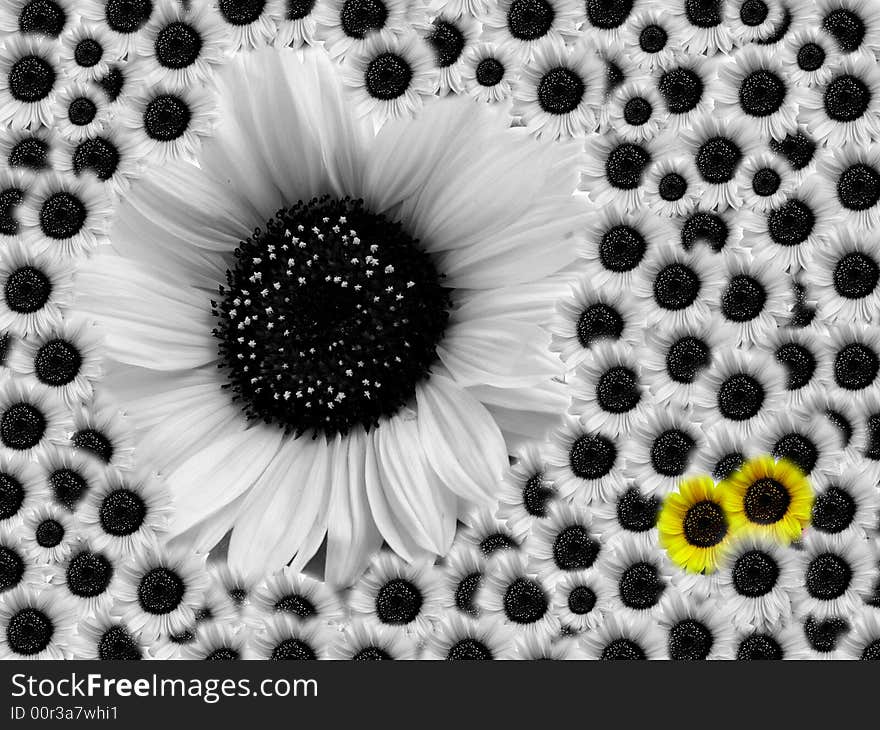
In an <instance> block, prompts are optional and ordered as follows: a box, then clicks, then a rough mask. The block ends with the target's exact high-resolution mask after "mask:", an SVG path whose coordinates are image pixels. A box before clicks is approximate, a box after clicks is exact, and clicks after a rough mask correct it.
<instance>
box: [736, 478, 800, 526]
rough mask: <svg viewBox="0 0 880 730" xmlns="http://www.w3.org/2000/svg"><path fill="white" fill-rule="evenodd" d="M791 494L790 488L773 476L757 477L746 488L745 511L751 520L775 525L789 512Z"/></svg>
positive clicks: (761, 523) (760, 523)
mask: <svg viewBox="0 0 880 730" xmlns="http://www.w3.org/2000/svg"><path fill="white" fill-rule="evenodd" d="M790 504H791V494H790V493H789V491H788V488H787V487H786V486H785V485H784V484H782V482H779V481H777V480H776V479H773V478H771V477H761V478H760V479H756V480H755V481H754V482H752V484H750V485H749V486H748V488H747V489H746V493H745V496H744V497H743V511H744V512H745V514H746V517H747V518H748V519H749V521H750V522H754V523H755V524H758V525H773V524H775V523H777V522H779V521H780V520H781V519H782V518H783V517H785V515H786V514H787V513H788V508H789V505H790Z"/></svg>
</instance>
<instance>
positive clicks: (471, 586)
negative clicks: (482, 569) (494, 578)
mask: <svg viewBox="0 0 880 730" xmlns="http://www.w3.org/2000/svg"><path fill="white" fill-rule="evenodd" d="M482 580H483V574H482V573H468V574H467V575H466V576H464V577H463V578H462V579H461V580H460V581H459V582H458V585H456V586H455V596H454V600H455V607H456V608H457V609H458V610H459V611H461V612H462V613H466V614H469V615H470V616H478V615H479V613H480V609H479V607H478V606H477V603H476V599H477V592H478V591H479V590H480V583H481V582H482Z"/></svg>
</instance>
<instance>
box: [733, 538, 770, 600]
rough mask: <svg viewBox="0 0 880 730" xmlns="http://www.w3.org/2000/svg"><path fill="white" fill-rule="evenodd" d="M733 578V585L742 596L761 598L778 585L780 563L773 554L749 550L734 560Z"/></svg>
mask: <svg viewBox="0 0 880 730" xmlns="http://www.w3.org/2000/svg"><path fill="white" fill-rule="evenodd" d="M731 578H732V579H733V587H734V588H735V589H736V592H737V593H739V594H740V595H741V596H746V597H747V598H760V597H761V596H766V595H767V594H768V593H769V592H770V591H772V590H773V588H774V586H775V585H776V581H777V580H778V579H779V565H778V564H777V562H776V560H775V559H774V558H773V556H772V555H768V554H767V553H765V552H764V551H762V550H749V551H747V552H745V553H743V554H742V555H740V556H739V557H738V558H737V559H736V562H734V564H733V570H732V571H731Z"/></svg>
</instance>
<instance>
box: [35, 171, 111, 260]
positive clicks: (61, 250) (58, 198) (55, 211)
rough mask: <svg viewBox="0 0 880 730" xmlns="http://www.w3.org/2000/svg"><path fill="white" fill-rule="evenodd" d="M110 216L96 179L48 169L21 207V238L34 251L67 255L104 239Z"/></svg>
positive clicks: (80, 251)
mask: <svg viewBox="0 0 880 730" xmlns="http://www.w3.org/2000/svg"><path fill="white" fill-rule="evenodd" d="M111 216H112V210H111V206H110V201H109V198H108V197H107V195H106V193H105V191H104V190H102V189H101V185H100V183H98V182H96V181H95V180H92V179H89V178H87V177H79V178H77V177H73V176H70V175H60V174H57V173H48V174H46V175H41V176H40V177H39V178H38V179H37V181H36V183H35V184H34V187H33V189H32V191H31V194H30V195H29V196H28V198H27V199H26V205H25V206H23V208H22V211H21V223H22V238H23V241H24V243H25V244H26V245H28V246H29V247H30V248H31V249H32V250H34V251H37V252H39V253H48V254H51V255H52V256H54V257H58V258H68V259H69V258H73V257H76V256H81V255H84V254H86V253H88V252H90V251H92V250H93V249H95V248H96V247H97V246H98V245H99V244H100V243H102V242H103V241H104V240H105V237H106V229H107V226H108V224H109V221H110V218H111Z"/></svg>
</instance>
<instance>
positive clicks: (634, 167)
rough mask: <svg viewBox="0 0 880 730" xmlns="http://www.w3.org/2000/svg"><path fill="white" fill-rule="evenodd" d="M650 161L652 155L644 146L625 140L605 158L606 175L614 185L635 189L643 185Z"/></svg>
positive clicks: (624, 188) (620, 188) (620, 187)
mask: <svg viewBox="0 0 880 730" xmlns="http://www.w3.org/2000/svg"><path fill="white" fill-rule="evenodd" d="M650 162H651V155H650V153H649V152H648V151H647V150H646V149H645V148H644V147H641V146H640V145H637V144H632V143H630V142H625V143H623V144H621V145H618V146H617V147H615V148H614V149H613V150H611V152H610V153H609V155H608V159H606V160H605V177H606V178H607V179H608V182H609V183H610V184H611V186H612V187H615V188H618V189H619V190H634V189H635V188H637V187H639V185H641V183H642V176H643V174H644V172H645V169H646V168H647V166H648V165H649V164H650Z"/></svg>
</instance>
